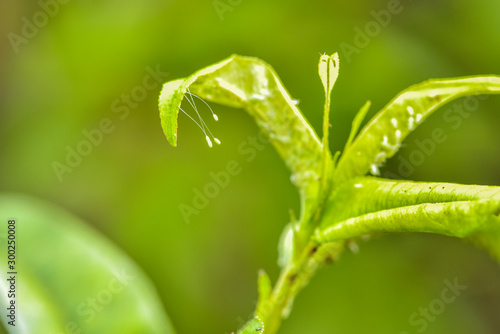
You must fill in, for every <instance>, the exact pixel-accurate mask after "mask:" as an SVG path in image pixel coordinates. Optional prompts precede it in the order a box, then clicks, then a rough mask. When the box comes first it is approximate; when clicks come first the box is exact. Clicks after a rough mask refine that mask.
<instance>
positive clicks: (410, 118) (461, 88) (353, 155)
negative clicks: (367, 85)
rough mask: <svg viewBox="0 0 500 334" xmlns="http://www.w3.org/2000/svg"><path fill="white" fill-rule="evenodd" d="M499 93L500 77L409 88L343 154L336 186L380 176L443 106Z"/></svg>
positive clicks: (440, 81) (435, 82)
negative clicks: (402, 146)
mask: <svg viewBox="0 0 500 334" xmlns="http://www.w3.org/2000/svg"><path fill="white" fill-rule="evenodd" d="M498 93H500V77H498V76H475V77H465V78H457V79H433V80H428V81H425V82H423V83H420V84H417V85H414V86H412V87H410V88H408V89H407V90H405V91H403V92H402V93H400V94H399V95H398V96H396V98H394V99H393V100H392V101H391V102H389V104H388V105H386V106H385V107H384V108H383V109H382V110H381V111H380V112H379V113H378V114H377V115H376V116H375V117H374V118H373V119H372V120H371V121H370V122H369V123H368V124H367V125H366V126H365V127H364V128H363V130H362V131H361V133H360V135H359V136H358V137H357V138H356V140H355V141H354V143H353V144H352V145H351V146H350V147H349V148H348V149H347V150H346V151H345V152H344V154H343V155H342V157H341V158H340V161H339V163H338V165H337V169H336V171H335V177H334V179H335V182H336V184H339V183H342V182H344V181H347V180H349V179H351V178H354V177H357V176H363V175H366V174H367V173H368V172H372V174H377V173H378V167H379V166H380V165H381V164H383V163H384V162H385V160H386V159H388V158H390V157H392V156H393V155H394V154H395V153H396V152H397V151H398V150H399V147H400V144H401V142H402V141H403V139H404V138H405V137H406V136H407V135H408V134H409V133H410V132H411V131H413V130H414V129H415V128H416V127H417V126H418V125H419V124H421V123H422V122H423V121H424V120H425V119H426V118H427V117H428V116H429V115H430V114H431V113H432V112H434V111H435V110H436V109H437V108H439V107H440V106H442V105H443V104H445V103H447V102H450V101H451V100H453V99H456V98H459V97H462V96H468V95H479V94H498Z"/></svg>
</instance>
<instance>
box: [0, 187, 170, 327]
mask: <svg viewBox="0 0 500 334" xmlns="http://www.w3.org/2000/svg"><path fill="white" fill-rule="evenodd" d="M0 219H1V221H2V224H1V226H2V229H3V231H2V232H0V233H1V244H2V245H4V246H5V245H6V242H7V240H6V239H7V222H8V220H9V219H14V220H15V221H16V234H15V236H16V239H15V241H16V244H15V245H16V265H15V271H17V273H18V275H17V278H18V280H17V283H16V284H17V285H16V289H17V292H18V294H17V296H16V305H17V306H18V309H17V315H18V317H17V320H16V328H15V331H13V330H12V329H13V327H12V326H10V325H6V321H8V320H9V319H8V318H6V317H5V316H2V322H3V324H4V326H5V328H7V329H8V330H9V333H30V334H37V333H40V334H47V333H76V332H81V333H165V334H174V330H173V328H172V326H171V324H170V320H169V319H168V317H167V315H166V313H165V312H164V310H163V306H162V303H161V301H160V299H159V298H158V296H157V292H156V289H155V288H154V286H153V285H152V283H151V282H150V280H149V279H148V277H147V276H146V275H145V273H144V272H143V271H142V270H141V269H140V268H139V267H138V266H137V265H136V264H135V263H134V262H133V261H132V260H131V259H130V258H129V257H128V256H127V255H125V254H124V253H123V252H122V251H121V250H119V249H118V248H117V247H115V246H114V245H112V244H111V243H110V242H109V241H108V240H106V239H105V238H103V237H102V236H101V235H100V234H99V233H97V232H96V231H95V230H94V229H92V228H90V227H89V226H88V225H87V224H85V223H83V222H82V221H81V220H79V219H78V218H76V217H74V216H73V215H71V214H69V213H67V212H64V211H62V210H60V209H58V208H55V207H54V206H52V205H49V204H47V203H44V202H42V201H39V200H35V199H33V198H29V197H26V196H22V195H12V194H3V195H0ZM5 252H7V247H6V246H5ZM4 254H6V253H4ZM6 266H7V261H6V260H5V261H0V270H1V271H2V273H6V272H7V271H11V269H9V270H7V267H6ZM0 282H1V283H0V288H1V290H2V292H1V296H0V301H1V307H2V309H4V310H5V307H6V304H7V303H8V302H9V300H8V299H7V293H6V292H5V291H6V290H5V289H7V286H6V280H1V281H0Z"/></svg>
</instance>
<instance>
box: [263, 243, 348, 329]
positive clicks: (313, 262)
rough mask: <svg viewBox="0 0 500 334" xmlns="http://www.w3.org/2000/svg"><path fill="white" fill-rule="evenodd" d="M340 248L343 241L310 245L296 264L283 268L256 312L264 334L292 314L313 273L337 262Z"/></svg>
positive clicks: (276, 327)
mask: <svg viewBox="0 0 500 334" xmlns="http://www.w3.org/2000/svg"><path fill="white" fill-rule="evenodd" d="M343 248H344V243H343V242H335V243H333V242H331V243H325V244H321V245H318V244H317V243H315V242H310V243H309V245H308V246H307V247H306V249H305V250H304V252H303V254H302V256H301V257H300V259H299V261H297V262H296V263H290V264H289V265H287V266H286V267H285V268H283V270H282V271H281V273H280V276H279V278H278V281H277V282H276V285H275V286H274V289H273V291H272V293H271V295H270V297H269V299H268V300H267V301H266V302H265V303H263V304H262V305H261V306H259V307H258V309H257V310H256V315H257V316H259V318H260V319H261V320H262V321H263V322H264V325H265V334H275V333H276V332H277V331H278V329H279V327H280V325H281V321H282V319H284V318H286V317H287V316H288V314H289V313H290V311H291V307H292V304H293V300H294V299H295V296H296V295H297V294H298V293H299V291H300V290H302V288H304V287H305V286H306V285H307V283H308V282H309V281H310V279H311V278H312V276H313V275H314V274H315V273H316V270H317V269H318V268H319V267H320V266H321V265H323V264H326V263H331V262H333V261H334V260H336V259H337V258H338V256H339V255H340V253H341V252H342V250H343Z"/></svg>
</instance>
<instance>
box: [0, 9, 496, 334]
mask: <svg viewBox="0 0 500 334" xmlns="http://www.w3.org/2000/svg"><path fill="white" fill-rule="evenodd" d="M220 2H222V3H226V5H227V6H229V7H230V10H229V9H227V10H226V11H225V12H223V13H221V12H220V11H219V12H218V11H217V9H216V8H215V6H214V2H213V1H212V0H207V1H194V0H184V1H180V0H170V1H168V0H166V1H159V0H144V1H124V0H121V1H117V0H101V1H85V0H73V1H69V2H68V3H66V4H61V5H60V7H59V8H58V12H57V13H56V14H55V15H54V16H53V17H51V18H50V20H48V23H47V24H46V25H43V26H42V27H40V28H39V29H38V32H37V33H36V34H34V35H35V36H34V37H32V38H28V39H27V42H26V43H22V44H19V45H17V49H18V50H17V51H18V52H16V50H15V49H16V47H13V45H12V43H11V42H10V41H9V38H8V36H9V33H11V32H13V33H16V34H19V35H20V34H21V31H22V27H23V24H24V23H23V17H26V18H27V19H28V20H30V21H31V20H32V17H33V15H34V14H35V13H37V12H38V11H40V10H42V9H41V8H42V7H41V6H40V4H39V3H38V2H35V1H26V0H22V1H21V0H18V1H12V0H3V1H2V2H1V5H0V6H1V11H0V12H1V13H2V14H1V16H2V20H1V21H0V29H1V35H2V36H4V37H3V38H2V39H1V45H0V51H1V55H0V61H1V63H0V66H1V67H0V86H1V88H0V94H1V95H0V110H1V114H0V152H1V161H0V189H1V190H2V191H11V192H12V191H13V192H20V193H25V194H30V195H34V196H37V197H39V198H43V199H46V200H49V201H51V202H53V203H55V204H57V205H59V206H61V207H63V208H65V209H67V210H69V211H71V212H72V213H74V214H76V215H77V216H79V217H81V218H83V219H84V220H85V221H87V222H88V223H89V224H91V225H92V226H94V227H96V228H97V229H98V230H99V231H100V232H101V233H102V234H103V235H105V236H106V237H107V238H108V239H110V240H112V242H113V243H115V244H116V245H118V246H119V247H120V248H122V249H123V250H124V251H125V252H126V253H128V254H129V255H130V256H131V257H132V258H133V259H134V260H135V261H136V262H137V263H138V264H139V265H140V266H141V267H142V268H143V269H144V270H145V272H146V273H147V274H148V275H149V276H150V277H151V279H152V281H153V282H154V283H155V285H156V287H157V289H158V293H159V295H160V297H161V299H162V301H163V304H164V306H165V309H166V310H167V312H168V314H169V315H170V317H171V318H172V321H173V323H174V325H175V327H176V329H177V331H178V333H201V332H210V333H230V332H231V331H232V330H235V329H237V328H238V327H239V326H240V325H241V324H242V323H243V322H244V321H246V320H247V318H248V317H249V316H250V315H251V313H252V311H253V308H254V306H255V302H256V297H257V293H256V277H257V270H258V269H259V268H264V269H265V270H267V271H268V272H269V273H270V275H271V277H272V279H273V280H274V279H276V278H277V275H278V273H279V270H278V267H277V264H276V258H277V243H278V239H279V236H280V233H281V230H282V229H283V227H284V226H285V224H286V223H287V222H288V220H289V209H293V210H295V212H298V195H297V192H296V191H295V189H294V187H293V185H292V184H291V183H290V181H289V173H288V171H287V170H286V168H285V166H284V164H283V163H282V162H281V161H280V159H279V157H278V155H277V154H276V153H275V152H274V150H273V148H272V147H270V146H266V148H265V149H263V150H262V151H259V152H258V153H257V155H256V157H255V159H253V160H252V161H250V162H248V161H246V160H245V156H243V155H241V154H239V153H238V150H237V147H238V146H239V145H240V144H241V143H242V142H244V141H245V140H248V137H249V136H254V135H257V134H258V129H257V127H256V125H255V124H254V122H253V120H252V119H251V118H250V117H249V116H248V115H246V114H245V113H244V112H242V111H241V110H235V109H230V108H225V107H222V106H219V105H212V108H213V109H214V110H215V111H216V113H217V114H218V115H219V122H218V123H215V122H213V121H212V120H211V119H210V118H207V121H208V123H209V126H210V128H211V130H212V132H214V134H215V135H216V137H218V138H220V139H221V141H222V145H221V146H220V147H216V148H213V149H209V148H208V147H207V145H206V143H205V141H204V138H203V137H204V136H203V135H202V133H201V132H200V130H199V129H198V128H197V127H196V125H195V124H193V123H192V122H191V121H189V120H188V119H187V118H186V117H184V116H182V115H181V116H180V122H179V123H180V126H179V146H178V147H177V148H175V149H174V148H172V147H170V146H169V144H168V143H167V141H166V139H165V137H164V135H163V133H162V130H161V127H160V121H159V117H158V110H157V100H158V94H159V92H160V86H159V85H158V86H157V87H156V88H154V89H152V90H148V91H147V96H145V97H144V99H143V100H142V101H138V102H137V104H133V105H132V106H130V107H128V111H129V113H128V114H126V116H124V114H122V113H116V112H114V111H113V107H112V104H113V103H114V102H115V101H116V99H120V98H121V97H122V94H131V92H132V91H133V89H134V88H135V87H137V86H141V85H142V83H143V78H144V77H145V76H146V75H147V74H148V70H147V68H148V67H149V68H152V69H156V68H159V69H160V70H161V71H162V72H165V73H168V77H166V79H165V81H166V80H172V79H176V78H179V77H183V76H187V75H189V74H191V73H192V72H194V71H195V70H198V69H199V68H201V67H204V66H207V65H210V64H212V63H214V62H217V61H219V60H221V59H223V58H225V57H227V56H229V55H230V54H232V53H238V54H242V55H250V56H257V57H260V58H262V59H263V60H265V61H267V62H268V63H270V64H271V65H272V66H273V67H274V68H275V69H276V71H277V73H278V74H279V75H280V77H281V79H282V81H283V83H284V84H285V86H286V87H287V89H288V90H289V92H290V93H291V95H292V96H293V97H294V98H296V99H298V100H300V104H299V106H300V108H301V110H302V112H303V113H304V114H305V116H306V117H307V119H308V120H309V121H310V122H311V124H312V125H313V127H314V128H315V129H320V125H321V118H322V108H323V107H322V106H323V92H322V91H323V88H322V86H321V83H320V80H319V79H318V77H317V62H318V58H319V54H320V53H323V52H327V53H333V52H335V51H339V52H340V57H341V70H340V71H341V74H340V78H339V80H338V82H337V84H336V87H335V89H334V91H333V106H332V109H333V115H332V123H333V127H332V133H333V137H332V142H331V146H332V149H340V148H341V147H343V143H344V142H345V140H346V138H347V136H348V133H349V130H350V123H351V121H352V118H353V117H354V115H355V113H356V111H357V110H358V109H359V108H360V107H361V106H362V104H363V103H364V102H365V101H366V100H368V99H370V100H371V101H372V108H371V112H370V114H369V115H373V114H374V113H375V112H376V111H377V110H379V109H380V108H381V107H382V106H383V105H384V104H385V103H387V102H388V101H389V100H390V99H392V97H394V96H395V94H396V93H398V92H399V91H401V90H403V89H405V88H407V87H408V86H409V85H411V84H414V83H418V82H420V81H423V80H425V79H428V78H438V77H453V76H464V75H474V74H500V66H499V59H500V34H499V32H500V20H499V19H498V17H499V16H500V2H496V1H486V0H478V1H466V0H446V1H431V0H418V1H410V0H407V1H402V2H401V4H400V6H401V8H402V10H401V11H400V13H399V14H396V15H393V16H392V17H391V21H390V23H389V24H388V25H387V26H386V27H382V28H381V29H380V31H379V32H377V33H376V34H375V33H373V34H372V35H373V36H372V37H369V43H366V44H367V45H366V46H363V47H362V48H358V49H359V53H358V52H356V53H354V54H351V55H346V54H345V52H342V50H341V49H340V45H344V46H345V45H346V44H342V43H347V44H349V45H352V46H356V44H355V37H356V30H355V27H359V28H360V29H362V30H364V29H365V25H366V24H367V23H368V22H370V21H374V17H373V15H372V14H371V11H376V12H378V11H380V10H383V9H387V6H388V4H389V3H391V2H392V1H355V2H337V1H331V2H328V1H319V0H310V1H295V0H287V1H281V0H279V1H265V0H242V1H239V2H238V1H232V2H230V1H227V0H221V1H219V3H220ZM231 3H232V4H231ZM11 36H12V35H11ZM463 101H464V100H458V102H457V103H463ZM120 103H121V104H120V106H124V105H125V104H123V103H122V102H120ZM446 110H447V107H444V108H442V110H440V111H438V112H437V113H436V114H435V115H434V116H432V117H431V118H430V119H429V120H428V121H426V122H425V124H423V125H422V126H421V127H419V129H418V131H416V132H415V133H414V134H412V135H411V136H409V137H408V138H407V140H406V145H405V146H404V147H403V148H402V150H401V151H400V153H399V155H398V156H396V157H394V158H393V159H391V160H390V161H389V162H388V164H387V166H386V168H385V169H384V170H383V171H382V174H383V175H384V172H387V171H389V172H391V173H393V174H398V170H399V169H400V168H401V161H402V159H401V157H402V158H403V159H406V160H408V159H409V157H410V155H411V153H412V152H415V150H419V149H420V148H419V147H418V145H417V142H418V141H422V140H425V139H426V138H429V137H430V136H431V133H432V130H433V129H435V128H441V129H443V130H444V132H445V134H446V136H447V140H446V141H445V142H444V143H442V144H439V145H437V146H436V147H435V150H434V152H432V153H431V154H426V155H425V159H423V160H422V161H418V163H417V166H414V167H415V170H414V171H412V173H407V175H400V174H401V173H399V175H400V176H401V177H403V176H404V177H405V178H408V179H412V180H427V181H450V182H461V183H468V184H491V185H500V173H498V167H499V166H500V145H498V143H499V142H500V131H498V127H499V125H500V122H499V121H500V117H499V116H498V111H499V110H500V97H495V96H492V97H491V98H488V99H486V100H484V101H481V102H480V104H479V106H478V107H477V108H475V109H474V112H471V113H470V116H469V117H467V118H466V119H465V118H464V119H463V122H462V123H461V124H460V126H455V125H457V123H452V122H449V121H447V120H446V118H445V117H444V115H445V112H446ZM207 115H208V114H207ZM120 116H121V118H120ZM105 118H108V119H110V120H111V122H112V124H113V126H114V127H113V130H112V131H110V133H106V134H104V135H103V139H102V143H100V144H98V145H94V146H93V147H92V151H91V153H90V154H88V155H87V156H84V157H83V158H82V161H81V163H79V164H78V165H77V166H76V167H75V168H73V169H72V171H71V172H68V173H64V174H63V176H62V181H60V180H59V179H58V177H57V175H56V173H55V172H54V169H53V163H54V162H55V161H56V162H60V163H64V161H65V159H66V155H67V147H68V146H69V147H70V148H73V149H75V148H76V147H77V145H78V144H79V143H80V142H81V141H82V140H85V136H84V134H83V132H84V131H85V130H86V131H91V130H92V129H96V128H98V127H99V123H100V122H101V120H103V119H105ZM231 160H236V161H238V162H239V163H240V166H241V168H242V172H241V173H240V174H239V175H236V176H234V177H232V178H231V180H230V183H229V185H228V186H227V187H225V188H224V189H222V190H221V191H220V194H219V195H218V196H216V197H215V198H213V199H210V201H209V203H208V205H207V206H206V208H204V209H202V210H200V212H199V213H198V214H196V215H193V216H192V217H191V219H190V222H189V223H187V222H186V221H185V220H184V219H183V217H182V215H181V213H180V210H179V205H180V204H182V203H185V204H191V203H192V200H193V197H194V192H193V189H195V188H196V189H202V188H203V187H204V186H205V184H206V183H207V182H210V181H211V178H210V176H209V172H210V171H213V172H218V171H221V170H223V169H225V168H226V164H227V163H228V161H231ZM455 277H458V281H459V282H460V283H461V284H465V285H467V286H468V288H467V290H466V291H465V292H464V293H463V294H462V295H461V296H460V297H459V298H457V300H456V301H455V302H454V303H452V304H449V305H447V307H446V310H445V311H444V312H443V313H442V314H441V315H439V316H437V318H436V320H434V321H432V322H430V323H429V326H428V328H427V330H426V331H425V333H429V334H431V333H454V334H459V333H464V334H465V333H481V334H486V333H488V334H493V333H498V332H500V320H499V319H500V317H498V315H499V313H500V284H499V283H498V282H500V268H499V266H498V264H496V263H494V262H493V260H491V259H490V258H489V257H488V255H487V254H486V253H483V252H481V251H479V250H477V249H475V248H474V247H473V246H471V245H468V244H465V243H462V242H460V241H459V240H455V239H450V238H445V237H438V236H432V235H393V236H388V237H385V238H381V239H377V240H372V241H370V242H368V243H365V244H362V245H360V252H359V253H358V254H351V253H346V254H345V255H344V256H342V258H341V260H340V262H339V263H337V264H336V265H335V266H333V267H330V268H326V269H324V270H322V271H321V272H320V273H319V274H318V275H317V277H316V278H315V279H314V280H313V281H312V284H311V285H310V286H309V287H308V288H307V289H305V290H304V291H303V293H301V294H300V295H299V297H298V298H297V300H296V301H295V308H294V310H293V312H292V314H291V317H290V319H288V320H287V321H285V322H284V323H283V326H282V329H281V331H280V332H281V333H318V334H319V333H330V334H333V333H343V334H351V333H353V334H354V333H371V334H376V333H380V334H386V333H394V334H400V333H404V332H405V331H406V332H407V333H416V332H417V331H416V329H417V328H418V327H415V326H412V325H410V323H409V321H408V318H409V316H410V315H411V314H412V313H414V312H418V310H419V308H420V307H428V305H429V303H430V302H431V301H433V300H434V299H435V298H439V296H440V293H441V291H442V289H443V288H444V283H443V282H444V280H446V279H448V280H450V281H453V279H454V278H455ZM124 316H126V315H124Z"/></svg>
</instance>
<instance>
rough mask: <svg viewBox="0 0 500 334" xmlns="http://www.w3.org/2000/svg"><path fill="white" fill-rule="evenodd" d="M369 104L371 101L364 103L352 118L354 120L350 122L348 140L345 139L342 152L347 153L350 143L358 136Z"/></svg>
mask: <svg viewBox="0 0 500 334" xmlns="http://www.w3.org/2000/svg"><path fill="white" fill-rule="evenodd" d="M371 104H372V103H371V101H366V103H365V104H364V105H363V106H362V107H361V109H360V110H359V111H358V113H357V114H356V116H355V117H354V120H353V121H352V126H351V132H350V133H349V138H347V142H346V143H345V148H344V152H345V151H347V149H348V148H349V147H350V146H351V144H352V141H353V140H354V138H355V137H356V135H357V134H358V130H359V128H360V126H361V123H363V120H364V119H365V117H366V113H367V112H368V109H370V106H371Z"/></svg>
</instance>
